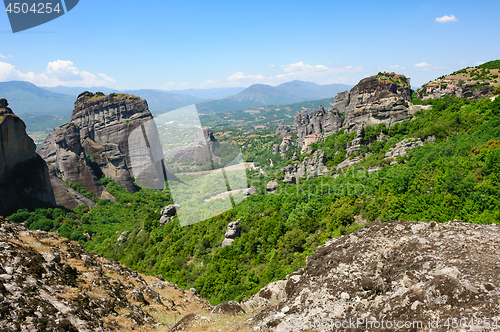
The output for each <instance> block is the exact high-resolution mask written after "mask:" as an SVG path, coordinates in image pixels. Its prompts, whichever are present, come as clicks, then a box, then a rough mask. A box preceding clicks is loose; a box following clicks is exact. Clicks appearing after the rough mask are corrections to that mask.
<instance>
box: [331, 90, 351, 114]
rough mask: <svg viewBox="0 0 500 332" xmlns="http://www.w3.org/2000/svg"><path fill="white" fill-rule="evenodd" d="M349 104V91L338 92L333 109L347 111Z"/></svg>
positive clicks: (338, 111) (340, 111)
mask: <svg viewBox="0 0 500 332" xmlns="http://www.w3.org/2000/svg"><path fill="white" fill-rule="evenodd" d="M347 105H349V91H344V92H340V93H337V95H336V96H335V98H334V99H333V106H332V110H333V111H334V112H337V113H345V112H346V111H347Z"/></svg>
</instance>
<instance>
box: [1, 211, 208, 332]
mask: <svg viewBox="0 0 500 332" xmlns="http://www.w3.org/2000/svg"><path fill="white" fill-rule="evenodd" d="M161 279H163V278H161ZM212 309H213V306H212V305H211V304H210V303H209V302H208V301H205V300H203V299H201V298H200V297H198V296H196V295H195V294H194V293H192V292H189V291H184V290H182V289H181V288H179V287H178V286H177V285H175V284H173V283H170V282H168V281H163V280H160V279H158V278H156V277H147V276H144V275H141V274H139V273H137V272H136V271H133V270H131V269H128V268H125V267H123V266H121V265H120V264H118V263H116V262H110V261H108V260H106V259H103V258H101V257H99V256H97V255H95V254H93V253H90V252H87V251H85V250H83V249H82V247H81V246H80V245H76V244H73V243H71V242H70V241H68V240H66V239H64V238H61V237H59V236H58V235H55V234H53V233H46V232H42V231H29V230H27V229H26V228H24V227H23V226H20V225H17V224H11V223H9V222H8V221H6V220H5V219H3V218H2V217H0V330H2V331H30V332H31V331H33V332H34V331H54V332H59V331H89V332H90V331H92V332H96V331H131V330H135V331H151V330H153V329H162V330H165V329H168V328H169V327H170V326H172V325H173V322H175V321H177V320H179V319H180V318H181V317H183V316H184V315H186V314H188V313H190V312H195V313H197V314H199V315H203V314H208V313H210V311H211V310H212ZM166 318H167V319H166Z"/></svg>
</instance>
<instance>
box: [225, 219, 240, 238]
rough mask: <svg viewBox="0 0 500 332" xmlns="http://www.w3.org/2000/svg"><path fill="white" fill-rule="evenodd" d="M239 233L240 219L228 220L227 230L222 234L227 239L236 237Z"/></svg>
mask: <svg viewBox="0 0 500 332" xmlns="http://www.w3.org/2000/svg"><path fill="white" fill-rule="evenodd" d="M240 234H241V226H240V219H238V220H236V221H233V222H230V223H229V224H228V225H227V231H226V234H224V236H225V237H226V238H227V239H236V238H237V237H239V236H240Z"/></svg>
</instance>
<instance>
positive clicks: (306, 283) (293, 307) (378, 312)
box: [244, 221, 500, 331]
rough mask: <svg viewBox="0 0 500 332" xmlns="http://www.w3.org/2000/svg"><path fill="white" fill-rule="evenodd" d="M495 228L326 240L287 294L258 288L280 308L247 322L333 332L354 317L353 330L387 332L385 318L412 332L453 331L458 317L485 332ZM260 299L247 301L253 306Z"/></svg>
mask: <svg viewBox="0 0 500 332" xmlns="http://www.w3.org/2000/svg"><path fill="white" fill-rule="evenodd" d="M499 231H500V226H499V225H488V226H485V225H477V224H466V223H463V222H460V221H455V222H450V223H444V224H439V223H436V222H405V221H398V222H391V223H385V224H381V223H376V224H374V225H373V226H370V227H367V228H364V229H361V230H358V231H356V232H354V233H353V234H351V235H349V236H343V237H341V238H340V239H333V240H329V241H328V242H327V243H326V244H325V245H323V246H321V247H319V248H318V249H317V250H316V252H315V253H314V254H313V255H312V256H309V257H308V258H307V262H306V265H307V266H306V268H304V269H301V270H299V271H297V272H295V273H292V274H290V275H288V277H287V280H286V286H285V287H284V293H285V294H284V295H282V294H280V292H282V289H283V288H282V287H274V289H275V292H276V294H273V292H272V291H271V289H269V288H268V289H264V290H263V291H261V292H263V293H265V294H263V297H264V298H274V299H276V301H279V303H277V304H275V305H272V306H270V307H268V308H267V309H265V310H263V311H262V312H261V313H260V314H258V315H257V316H255V317H254V319H253V323H252V324H253V325H254V327H255V328H258V329H260V330H266V329H271V330H273V331H291V330H294V331H295V330H308V331H334V330H336V328H335V326H337V330H338V329H339V328H338V326H339V324H340V326H341V327H342V325H341V324H342V323H343V322H347V324H349V321H350V320H351V321H354V322H355V324H354V326H352V325H348V327H349V330H350V331H366V330H369V331H380V330H392V328H388V327H387V325H384V326H385V328H383V327H381V325H380V323H381V322H382V320H383V321H384V322H392V323H393V324H394V325H393V328H394V326H396V324H398V322H403V324H404V323H405V322H411V324H415V325H412V329H408V328H407V329H406V330H412V331H422V330H424V329H426V330H431V329H432V330H433V331H458V330H460V328H459V327H457V326H456V325H452V323H453V321H452V320H451V319H453V318H456V319H457V321H459V324H460V322H462V325H463V326H462V328H463V329H462V330H467V331H468V330H474V328H471V324H476V327H477V328H476V330H478V331H486V330H490V329H488V328H485V325H481V324H484V319H485V318H488V319H489V323H490V324H493V323H494V321H495V320H496V321H498V320H499V318H500V317H499V310H500V291H499V287H500V263H499V262H500V251H499V249H500V239H499V237H498V232H499ZM259 294H260V293H259ZM259 297H262V295H261V296H259ZM259 297H256V296H254V297H253V298H252V299H251V300H248V301H246V302H244V304H246V305H247V306H249V305H250V306H251V305H255V303H259ZM262 302H264V303H265V301H262V300H260V303H262ZM275 303H276V302H275ZM269 304H273V303H272V302H269ZM479 318H481V319H483V320H482V322H483V323H481V322H479V320H478V319H479ZM358 322H360V323H359V325H356V324H357V323H358ZM414 322H415V323H414ZM471 322H472V323H471ZM431 323H432V324H434V325H430V324H431ZM321 324H323V325H321ZM336 324H337V325H336ZM366 324H368V325H366ZM377 324H378V325H377ZM418 324H422V325H418Z"/></svg>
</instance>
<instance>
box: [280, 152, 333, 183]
mask: <svg viewBox="0 0 500 332" xmlns="http://www.w3.org/2000/svg"><path fill="white" fill-rule="evenodd" d="M281 171H282V172H283V183H292V184H293V183H295V184H296V183H298V182H299V181H300V179H301V178H303V179H304V180H305V179H308V180H309V179H313V178H315V177H317V176H322V175H325V174H328V169H327V168H326V167H325V154H324V152H323V151H321V150H317V151H315V152H314V154H313V155H312V156H307V157H305V158H304V159H303V160H302V161H301V162H298V161H295V162H293V163H292V164H290V165H288V166H285V167H284V168H282V169H281Z"/></svg>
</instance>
